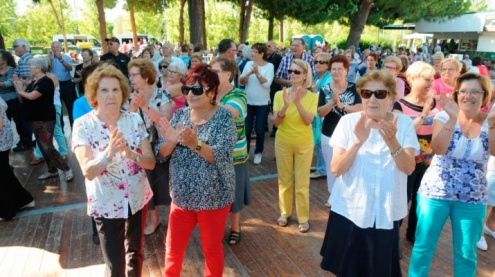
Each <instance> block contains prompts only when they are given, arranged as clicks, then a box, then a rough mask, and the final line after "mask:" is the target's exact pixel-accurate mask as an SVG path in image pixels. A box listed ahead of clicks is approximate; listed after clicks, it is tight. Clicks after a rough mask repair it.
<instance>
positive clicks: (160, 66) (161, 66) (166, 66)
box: [158, 65, 168, 70]
mask: <svg viewBox="0 0 495 277" xmlns="http://www.w3.org/2000/svg"><path fill="white" fill-rule="evenodd" d="M167 68H168V65H159V66H158V69H159V70H162V69H167Z"/></svg>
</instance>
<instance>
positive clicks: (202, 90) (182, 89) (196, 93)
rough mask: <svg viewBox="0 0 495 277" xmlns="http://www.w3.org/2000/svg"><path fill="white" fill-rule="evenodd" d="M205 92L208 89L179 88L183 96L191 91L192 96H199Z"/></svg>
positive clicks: (195, 87) (199, 87)
mask: <svg viewBox="0 0 495 277" xmlns="http://www.w3.org/2000/svg"><path fill="white" fill-rule="evenodd" d="M207 90H208V87H202V86H182V87H181V91H182V94H184V95H188V94H189V91H191V92H192V94H193V95H196V96H199V95H201V94H203V93H204V92H205V91H207Z"/></svg>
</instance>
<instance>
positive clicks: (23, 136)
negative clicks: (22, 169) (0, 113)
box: [7, 98, 33, 146]
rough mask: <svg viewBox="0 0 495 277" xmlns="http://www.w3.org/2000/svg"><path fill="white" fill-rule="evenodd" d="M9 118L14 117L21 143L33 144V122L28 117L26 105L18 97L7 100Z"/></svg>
mask: <svg viewBox="0 0 495 277" xmlns="http://www.w3.org/2000/svg"><path fill="white" fill-rule="evenodd" d="M7 106H8V109H7V118H8V119H9V120H10V119H12V118H14V122H15V128H16V130H17V134H19V143H20V144H25V145H30V146H32V144H33V130H32V129H31V123H30V122H29V120H28V118H27V112H26V106H25V105H24V104H23V103H21V102H20V101H19V99H18V98H15V99H12V100H9V101H7Z"/></svg>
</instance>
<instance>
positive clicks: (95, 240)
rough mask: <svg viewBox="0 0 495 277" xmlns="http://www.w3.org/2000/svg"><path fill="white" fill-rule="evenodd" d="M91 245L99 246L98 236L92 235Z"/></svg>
mask: <svg viewBox="0 0 495 277" xmlns="http://www.w3.org/2000/svg"><path fill="white" fill-rule="evenodd" d="M93 243H94V244H95V245H100V237H98V234H93Z"/></svg>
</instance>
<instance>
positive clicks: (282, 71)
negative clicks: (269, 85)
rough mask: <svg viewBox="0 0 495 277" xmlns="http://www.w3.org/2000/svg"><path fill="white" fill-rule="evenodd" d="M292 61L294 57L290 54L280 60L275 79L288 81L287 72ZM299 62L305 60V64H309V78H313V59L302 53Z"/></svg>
mask: <svg viewBox="0 0 495 277" xmlns="http://www.w3.org/2000/svg"><path fill="white" fill-rule="evenodd" d="M292 60H294V55H293V54H292V53H289V54H287V55H285V57H283V58H282V61H281V62H280V65H279V66H278V69H277V72H276V73H275V78H279V79H284V80H289V72H288V70H289V69H290V64H291V63H292ZM301 60H305V61H306V62H308V63H309V66H311V72H312V74H311V76H315V74H316V69H315V62H314V59H313V57H312V56H311V55H308V54H306V53H303V54H302V56H301Z"/></svg>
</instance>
